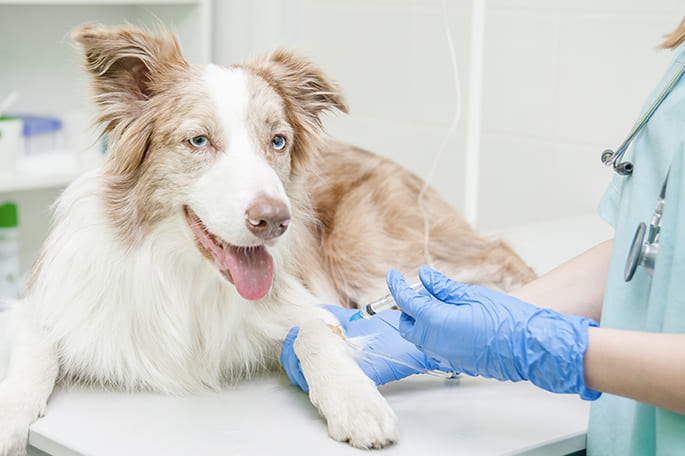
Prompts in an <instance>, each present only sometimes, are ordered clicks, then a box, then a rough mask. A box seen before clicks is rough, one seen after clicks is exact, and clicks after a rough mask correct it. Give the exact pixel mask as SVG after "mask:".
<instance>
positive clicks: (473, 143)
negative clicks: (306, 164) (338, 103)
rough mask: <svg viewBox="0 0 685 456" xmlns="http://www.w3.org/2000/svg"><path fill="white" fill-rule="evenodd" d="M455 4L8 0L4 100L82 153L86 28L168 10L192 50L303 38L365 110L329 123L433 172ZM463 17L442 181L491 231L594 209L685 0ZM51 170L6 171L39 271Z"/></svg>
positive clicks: (198, 53)
mask: <svg viewBox="0 0 685 456" xmlns="http://www.w3.org/2000/svg"><path fill="white" fill-rule="evenodd" d="M474 12H475V13H476V14H475V15H474ZM444 14H445V13H444V11H443V6H442V2H441V1H440V0H281V1H278V0H253V1H248V0H186V1H184V0H168V1H164V0H148V1H141V2H139V1H134V0H131V1H121V0H116V1H112V0H110V1H107V0H104V1H89V2H86V1H82V0H71V1H70V0H64V1H60V0H50V1H45V0H42V1H38V0H36V1H32V0H29V1H19V0H0V99H1V98H2V97H4V96H6V95H7V94H8V93H9V92H10V91H11V90H17V91H18V92H19V93H20V97H19V98H18V100H17V102H16V103H15V105H14V106H13V109H12V111H14V112H21V113H34V114H43V115H53V116H56V117H60V118H63V119H64V120H65V134H68V135H71V136H68V137H66V138H65V144H66V145H67V148H70V147H71V148H72V149H73V150H72V151H71V152H72V153H76V152H75V151H77V150H80V149H81V148H84V147H88V145H89V144H90V143H89V142H88V141H87V140H85V139H86V138H89V139H91V140H92V137H93V136H94V133H93V131H92V130H87V128H86V125H87V119H88V116H89V113H91V112H92V107H91V105H90V104H89V101H88V99H87V93H88V92H87V89H86V87H87V84H86V79H85V75H84V74H83V72H82V70H81V66H80V63H81V62H80V55H79V53H78V52H77V51H76V50H75V48H74V47H73V45H72V44H71V42H70V40H69V38H68V36H69V31H70V30H72V29H73V28H74V27H75V26H76V25H78V24H80V23H83V22H88V21H102V22H106V23H109V24H119V23H123V22H131V23H134V24H148V25H152V26H153V27H154V24H155V23H156V22H157V21H159V20H161V21H162V22H164V23H165V24H167V25H168V26H170V27H171V28H172V30H175V31H177V32H178V34H179V36H180V39H181V43H182V46H183V49H184V52H185V53H186V56H187V58H188V60H189V61H191V62H193V63H206V62H207V61H210V60H211V61H213V62H215V63H220V64H229V63H239V62H242V61H243V60H245V59H246V58H249V57H251V56H256V55H260V54H262V53H265V52H268V51H269V50H272V49H274V48H275V47H277V46H287V47H294V48H297V49H299V50H300V51H301V52H302V53H304V54H306V55H309V56H310V57H311V58H312V60H313V61H314V62H316V63H317V64H318V65H319V66H321V67H322V68H323V69H324V70H325V71H326V72H327V73H328V74H329V75H330V76H331V77H332V78H333V79H335V80H337V81H338V82H339V83H340V85H341V88H342V90H343V92H344V93H345V95H346V97H347V100H348V102H349V105H350V109H351V114H350V115H349V116H345V115H342V114H337V115H330V116H328V117H327V118H326V125H327V128H328V132H329V133H330V135H331V136H333V137H335V138H337V139H340V140H342V141H346V142H350V143H353V144H355V145H358V146H361V147H363V148H367V149H369V150H372V151H374V152H376V153H378V154H381V155H384V156H387V157H390V158H392V159H394V160H396V161H398V162H399V163H401V164H403V165H404V166H406V167H407V168H409V169H410V170H412V171H413V172H415V173H416V174H418V175H419V176H421V177H424V178H425V177H427V176H428V174H429V171H430V169H431V166H432V164H433V159H434V157H435V155H436V153H437V151H438V149H439V147H440V144H441V143H442V141H443V140H444V139H445V137H446V136H447V134H448V132H449V127H450V124H451V122H452V121H453V119H454V115H455V110H456V107H457V96H456V91H455V75H454V73H453V71H452V64H451V61H450V59H451V55H450V49H449V47H448V41H447V38H446V35H445V30H444V27H443V21H444ZM446 14H447V23H448V24H449V29H450V32H451V34H452V38H453V40H454V46H455V57H456V62H457V65H458V69H459V80H460V84H461V92H462V99H461V119H460V121H459V124H458V127H457V128H456V132H455V133H454V134H453V135H451V136H450V137H449V142H448V147H447V149H446V150H445V152H444V154H443V155H442V157H441V158H440V162H439V164H438V167H437V172H436V174H435V176H434V177H433V179H432V181H431V183H432V185H433V186H434V187H435V188H436V189H437V190H438V191H440V193H441V194H442V195H443V196H444V197H445V198H446V199H447V201H449V202H450V203H451V204H452V205H453V206H455V207H456V208H457V209H459V210H460V211H462V212H468V214H467V215H468V217H469V218H470V219H471V221H472V222H474V223H475V225H476V227H477V228H478V229H479V230H480V231H483V232H497V231H502V230H506V229H508V228H510V227H515V226H525V225H527V224H531V223H538V222H545V221H549V220H560V219H564V218H573V217H583V216H588V215H592V214H595V209H596V206H597V203H598V202H599V199H600V197H601V195H602V193H603V191H604V188H605V187H606V185H607V184H608V182H609V179H610V178H611V175H612V173H611V172H610V171H609V170H608V169H606V168H604V167H603V166H602V165H601V163H600V159H599V157H600V154H601V152H602V151H603V150H604V149H606V148H608V147H611V148H614V147H616V146H618V144H619V143H620V142H621V141H622V140H623V138H624V137H625V135H626V134H627V132H628V131H629V129H630V127H631V126H632V123H633V122H634V121H635V119H636V118H637V116H638V113H639V110H640V108H641V106H642V103H643V102H644V100H645V99H646V98H647V96H648V94H649V91H650V90H651V89H652V87H654V86H655V84H656V83H657V81H658V79H659V77H660V75H661V74H662V72H663V70H664V68H665V66H666V65H667V63H668V62H669V60H670V53H669V52H667V51H660V50H657V45H658V44H659V43H660V41H661V39H662V37H663V35H664V34H665V33H667V32H669V31H671V30H672V29H674V28H675V27H676V26H677V25H678V23H679V22H680V20H681V19H682V17H683V15H685V5H683V2H682V0H650V1H649V2H645V1H643V0H576V1H573V2H571V1H561V0H447V13H446ZM81 131H87V135H88V136H82V135H81V134H80V133H79V132H81ZM77 136H78V137H77ZM81 136H82V137H81ZM467 150H468V151H469V152H468V154H470V155H468V158H467V152H466V151H467ZM474 160H475V161H474ZM76 162H77V165H76V166H77V167H78V166H81V165H80V164H79V163H81V162H84V160H82V159H81V158H79V159H77V160H76ZM474 163H475V165H477V166H476V167H474ZM467 167H470V168H469V169H471V170H476V172H477V174H475V177H476V179H473V178H472V179H470V180H469V178H468V176H467V175H466V174H467ZM44 171H45V172H46V177H45V182H44V183H43V184H41V183H38V184H32V185H28V186H23V185H19V184H18V185H5V186H3V182H2V181H3V179H5V180H6V181H9V179H10V177H8V176H12V178H13V179H15V181H16V179H17V177H16V173H14V172H13V171H11V170H2V169H0V201H6V200H12V201H16V202H17V203H18V206H19V218H20V242H21V263H22V268H24V269H26V268H28V267H29V265H30V263H31V262H32V261H33V258H34V257H35V255H36V253H37V251H38V249H39V246H40V243H41V242H42V239H43V238H44V236H45V234H46V233H47V230H48V220H49V219H48V214H49V209H48V208H49V205H50V203H51V202H52V201H53V200H54V199H55V198H56V196H57V195H58V194H59V192H60V191H61V190H62V189H63V188H64V185H65V182H64V181H63V180H61V179H53V177H54V176H51V175H50V174H49V170H44ZM2 176H5V178H3V177H2ZM473 176H474V175H472V176H471V177H473ZM469 182H470V184H469ZM474 184H475V185H474ZM470 204H471V205H472V207H469V205H470Z"/></svg>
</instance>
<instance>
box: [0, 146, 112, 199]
mask: <svg viewBox="0 0 685 456" xmlns="http://www.w3.org/2000/svg"><path fill="white" fill-rule="evenodd" d="M100 163H101V159H100V158H97V157H93V158H90V159H88V160H83V161H78V162H77V161H76V160H75V159H73V158H72V156H70V155H69V154H67V153H57V154H52V155H50V156H45V157H37V158H30V159H24V160H22V161H20V162H19V163H18V164H17V167H16V169H12V170H1V171H0V194H2V193H12V192H22V191H30V190H39V189H47V188H58V187H66V186H67V185H69V184H70V183H71V182H72V181H73V180H74V179H76V178H77V177H79V176H80V175H81V174H83V173H85V172H86V171H89V170H91V169H93V168H95V167H97V166H98V165H99V164H100Z"/></svg>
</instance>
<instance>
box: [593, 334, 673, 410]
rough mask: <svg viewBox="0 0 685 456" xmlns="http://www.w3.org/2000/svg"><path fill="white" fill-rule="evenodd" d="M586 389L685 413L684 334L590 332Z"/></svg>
mask: <svg viewBox="0 0 685 456" xmlns="http://www.w3.org/2000/svg"><path fill="white" fill-rule="evenodd" d="M588 333H589V342H588V349H587V352H586V353H585V360H584V367H585V382H586V384H587V385H588V387H589V388H591V389H593V390H595V391H602V392H606V393H611V394H617V395H620V396H625V397H629V398H632V399H635V400H638V401H640V402H645V403H647V404H651V405H654V406H657V407H660V408H664V409H667V410H671V411H673V412H676V413H681V414H685V382H684V381H683V379H684V378H685V334H659V333H646V332H638V331H622V330H615V329H605V328H590V329H589V332H588Z"/></svg>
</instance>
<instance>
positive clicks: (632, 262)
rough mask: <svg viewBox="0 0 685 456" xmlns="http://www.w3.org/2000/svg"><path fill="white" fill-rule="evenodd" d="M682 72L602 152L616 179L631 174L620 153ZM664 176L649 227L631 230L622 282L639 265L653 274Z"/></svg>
mask: <svg viewBox="0 0 685 456" xmlns="http://www.w3.org/2000/svg"><path fill="white" fill-rule="evenodd" d="M684 73H685V63H683V64H682V65H681V67H680V69H679V70H678V72H677V73H676V75H675V76H673V78H672V79H671V81H670V82H669V83H668V85H667V86H666V87H665V88H664V90H663V91H662V92H661V94H659V96H658V97H657V98H656V100H655V101H654V103H652V105H651V106H650V107H649V109H648V110H647V112H646V113H645V114H644V115H643V116H642V117H641V118H640V120H639V121H638V122H637V123H636V124H635V126H634V127H633V129H632V130H631V132H630V133H629V134H628V136H627V137H626V139H625V140H624V141H623V143H621V145H620V146H619V147H618V149H616V151H613V150H611V149H607V150H605V151H604V152H602V163H604V164H605V165H607V166H611V167H612V168H613V169H614V171H615V172H616V173H617V174H618V175H620V176H630V175H631V174H632V173H633V164H632V163H631V162H629V161H627V160H625V161H622V160H621V159H622V158H623V154H625V152H626V150H627V149H628V147H629V146H630V144H632V142H633V140H634V139H635V137H636V136H637V135H638V133H640V131H642V129H643V128H644V127H645V125H647V122H648V121H649V119H650V118H651V117H652V115H653V114H654V112H655V111H656V110H657V108H658V107H659V106H660V105H661V103H662V102H663V101H664V99H666V97H667V96H668V94H669V93H670V92H671V90H672V89H673V87H674V86H675V85H676V83H677V82H678V80H679V79H680V77H681V76H682V75H683V74H684ZM668 175H669V173H666V178H665V179H664V183H663V185H662V186H661V192H660V193H659V198H658V199H657V202H656V209H655V210H654V215H653V216H652V220H651V222H650V224H649V227H647V224H646V223H644V222H642V223H640V224H639V225H638V227H637V230H636V231H635V236H633V242H632V244H631V246H630V251H629V253H628V258H627V259H626V267H625V271H624V274H623V278H624V279H625V281H626V282H629V281H630V280H631V279H632V278H633V275H634V274H635V271H636V270H637V267H638V266H643V267H644V268H645V269H646V270H647V271H648V272H649V274H650V275H653V274H654V263H655V262H656V255H657V253H658V252H659V234H660V230H661V215H662V213H663V210H664V201H665V199H666V186H667V185H668Z"/></svg>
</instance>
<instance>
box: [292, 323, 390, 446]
mask: <svg viewBox="0 0 685 456" xmlns="http://www.w3.org/2000/svg"><path fill="white" fill-rule="evenodd" d="M294 349H295V353H296V354H297V357H298V358H299V359H300V365H301V367H302V373H303V374H304V377H305V379H306V380H307V384H308V385H309V398H310V400H311V401H312V403H313V404H314V405H315V406H316V407H317V408H318V409H319V412H320V413H321V414H322V415H323V416H324V417H325V418H326V420H327V422H328V433H329V434H330V436H331V437H332V438H334V439H336V440H339V441H343V442H344V441H347V442H349V443H350V445H352V446H355V447H358V448H381V447H384V446H386V445H388V444H390V443H392V442H394V441H396V440H397V438H398V430H397V417H396V416H395V413H394V412H393V411H392V409H391V408H390V406H389V405H388V403H387V402H386V401H385V398H383V396H382V395H381V394H380V393H379V392H378V389H377V388H376V385H375V383H374V382H373V381H371V379H369V378H368V377H367V376H366V375H365V374H364V372H363V371H362V370H361V368H360V367H359V366H358V365H357V363H356V362H355V361H354V359H353V358H352V357H351V355H350V354H349V353H348V352H347V348H346V347H345V342H344V340H343V339H342V338H341V337H340V336H339V335H338V334H336V333H335V332H333V330H332V329H331V327H329V326H328V325H327V324H326V323H324V322H323V321H321V320H313V321H310V322H308V323H306V324H304V325H301V327H300V333H299V335H298V337H297V340H296V341H295V344H294Z"/></svg>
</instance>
